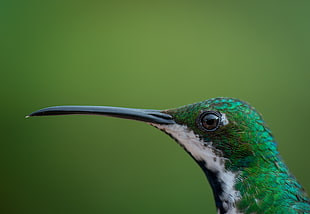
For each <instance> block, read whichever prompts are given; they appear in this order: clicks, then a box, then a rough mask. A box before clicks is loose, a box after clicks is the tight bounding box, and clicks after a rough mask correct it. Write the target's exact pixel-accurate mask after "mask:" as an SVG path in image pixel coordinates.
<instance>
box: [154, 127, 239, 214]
mask: <svg viewBox="0 0 310 214" xmlns="http://www.w3.org/2000/svg"><path fill="white" fill-rule="evenodd" d="M151 125H152V126H154V127H156V128H158V129H161V130H163V131H165V132H166V133H168V134H170V135H171V136H172V137H173V138H175V139H176V140H177V142H178V143H179V144H180V145H181V146H183V147H184V148H185V149H186V150H187V151H188V152H189V153H190V154H191V155H192V156H193V157H194V158H195V159H196V160H198V161H204V162H205V167H206V168H207V169H208V170H210V171H212V172H213V173H216V174H217V176H218V181H219V182H220V183H221V185H222V189H223V193H222V194H221V195H219V197H220V199H221V201H223V207H224V209H225V210H226V213H229V214H234V213H239V212H238V211H237V209H236V206H235V205H236V202H237V201H238V200H240V199H241V196H240V193H239V191H236V190H235V188H234V186H235V180H236V177H237V174H236V173H233V172H230V171H227V170H226V169H225V162H226V160H227V159H225V158H224V157H221V155H220V154H219V153H220V152H216V150H215V149H214V148H213V146H212V142H208V143H206V142H203V141H201V140H200V138H199V136H197V135H196V134H195V133H194V132H193V131H192V130H190V129H189V128H188V127H187V126H185V125H178V124H168V125H159V124H151Z"/></svg>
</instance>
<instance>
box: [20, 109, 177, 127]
mask: <svg viewBox="0 0 310 214" xmlns="http://www.w3.org/2000/svg"><path fill="white" fill-rule="evenodd" d="M71 114H88V115H89V114H90V115H102V116H110V117H118V118H125V119H131V120H138V121H144V122H149V123H156V124H173V123H175V122H174V120H173V118H172V116H171V115H169V114H166V113H163V112H162V111H160V110H151V109H133V108H120V107H110V106H53V107H48V108H43V109H40V110H38V111H35V112H32V113H31V114H29V115H28V116H26V118H28V117H34V116H52V115H71Z"/></svg>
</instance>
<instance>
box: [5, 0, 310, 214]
mask: <svg viewBox="0 0 310 214" xmlns="http://www.w3.org/2000/svg"><path fill="white" fill-rule="evenodd" d="M0 5H1V6H0V18H1V21H0V22H1V29H0V32H1V36H0V37H1V41H0V45H1V49H0V50H1V51H0V54H1V65H0V66H1V67H0V69H1V84H0V90H1V148H0V158H1V159H0V160H1V162H0V167H1V168H0V170H1V173H0V182H1V185H0V197H1V198H0V203H1V206H0V213H5V214H28V213H31V214H41V213H45V214H54V213H57V214H67V213H76V214H79V213H94V214H96V213H115V214H117V213H148V214H152V213H154V214H155V213H180V214H181V213H184V214H185V213H215V205H214V202H213V196H212V192H211V189H210V187H209V185H208V183H207V180H206V179H205V177H204V174H203V173H202V171H201V170H200V169H199V167H198V166H197V165H196V164H195V163H194V161H193V160H192V159H191V158H190V157H189V156H188V155H187V154H186V153H185V152H184V151H183V150H182V149H181V148H180V147H179V146H178V145H177V144H176V143H174V141H173V140H171V139H170V138H169V137H167V136H166V135H165V134H163V133H162V132H159V131H157V130H155V129H154V128H153V127H150V126H148V125H146V124H143V123H139V122H135V121H129V120H121V119H115V118H104V117H98V116H97V117H95V116H67V117H46V118H43V117H41V118H31V119H24V116H25V115H26V114H28V113H30V112H32V111H34V110H37V109H39V108H43V107H47V106H52V105H66V104H84V105H86V104H89V105H111V106H123V107H137V108H153V109H165V108H172V107H177V106H180V105H185V104H189V103H193V102H198V101H201V100H205V99H208V98H211V97H218V96H229V97H237V98H240V99H243V100H246V101H248V102H250V103H251V104H252V105H253V106H255V107H256V108H257V109H258V110H259V111H260V112H261V113H263V115H264V117H265V119H266V121H267V122H268V124H269V126H270V127H271V129H272V130H273V133H274V135H275V136H276V139H277V141H278V143H279V150H280V152H281V154H282V156H283V157H284V159H285V161H286V163H287V165H288V166H289V168H290V170H291V171H292V172H293V173H294V174H295V176H296V177H297V178H298V180H299V181H300V182H301V183H302V184H303V186H304V187H305V189H307V190H308V192H309V191H310V172H309V160H310V159H309V149H310V144H309V133H308V129H309V121H310V115H309V105H310V95H309V90H310V84H309V82H310V72H309V67H310V60H309V56H310V53H309V50H310V25H309V20H310V13H309V11H310V1H300V0H297V1H285V0H284V1H283V0H281V1H280V0H276V1H264V0H263V1H198V0H194V1H169V0H168V1H160V0H159V1H158V0H156V1H135V0H134V1H122V0H120V1H67V0H63V1H1V3H0Z"/></svg>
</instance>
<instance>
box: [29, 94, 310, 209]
mask: <svg viewBox="0 0 310 214" xmlns="http://www.w3.org/2000/svg"><path fill="white" fill-rule="evenodd" d="M72 114H87V115H102V116H111V117H118V118H124V119H131V120H137V121H143V122H145V123H147V124H149V125H151V126H154V127H155V128H157V129H159V130H161V131H163V132H165V133H166V134H168V135H169V136H170V137H172V138H173V139H174V140H175V141H176V142H177V143H178V144H179V145H180V146H181V147H183V148H184V150H185V151H186V152H187V153H188V154H189V155H190V156H191V157H192V158H193V159H194V160H195V162H196V163H197V164H198V165H199V166H200V168H201V169H202V170H203V172H204V173H205V175H206V177H207V180H208V181H209V184H210V185H211V188H212V191H213V196H214V200H215V205H216V208H217V212H218V213H220V214H224V213H228V214H235V213H244V214H250V213H257V214H259V213H264V214H268V213H270V214H271V213H310V200H309V198H308V196H307V194H306V192H305V191H304V189H303V187H302V186H301V184H300V183H298V181H297V180H296V178H295V177H294V176H293V175H292V174H291V173H290V172H289V169H288V167H287V166H286V165H285V163H284V162H283V160H282V158H281V156H280V154H279V151H278V149H277V143H276V141H275V139H274V137H273V135H272V133H271V131H270V129H269V128H268V126H267V125H266V122H265V121H264V120H263V118H262V115H261V114H260V113H258V111H257V110H256V109H255V108H254V107H252V106H250V105H249V104H248V103H247V102H244V101H241V100H239V99H235V98H225V97H219V98H212V99H208V100H205V101H202V102H198V103H194V104H189V105H185V106H181V107H178V108H174V109H167V110H152V109H133V108H121V107H110V106H54V107H48V108H43V109H41V110H38V111H35V112H33V113H31V114H29V115H28V116H27V117H33V116H50V115H72Z"/></svg>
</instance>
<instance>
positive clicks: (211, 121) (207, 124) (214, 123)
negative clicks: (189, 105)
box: [201, 113, 219, 131]
mask: <svg viewBox="0 0 310 214" xmlns="http://www.w3.org/2000/svg"><path fill="white" fill-rule="evenodd" d="M201 122H202V125H203V127H204V128H205V129H207V130H209V131H213V130H215V129H216V128H217V127H218V124H219V116H218V115H216V114H214V113H208V114H206V115H205V116H204V117H203V118H202V121H201Z"/></svg>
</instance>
